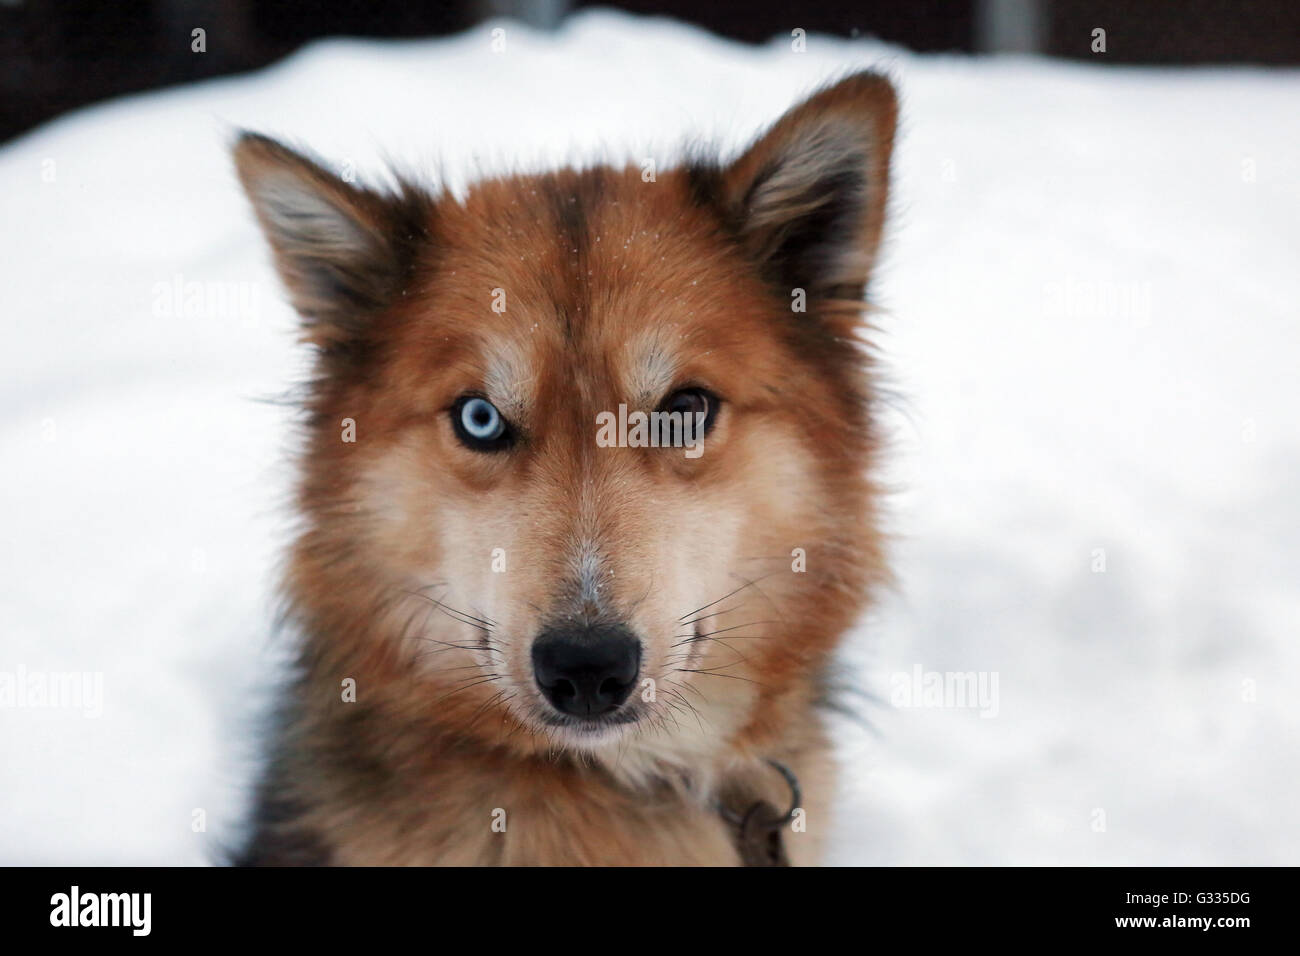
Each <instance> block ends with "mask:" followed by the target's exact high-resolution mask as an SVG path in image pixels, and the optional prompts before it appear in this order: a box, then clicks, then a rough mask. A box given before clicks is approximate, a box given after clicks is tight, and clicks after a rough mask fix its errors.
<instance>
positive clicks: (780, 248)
mask: <svg viewBox="0 0 1300 956" xmlns="http://www.w3.org/2000/svg"><path fill="white" fill-rule="evenodd" d="M897 115H898V104H897V99H896V97H895V95H894V88H893V86H891V85H890V83H889V81H888V80H887V79H885V78H884V77H883V76H880V75H879V74H876V73H857V74H855V75H853V76H850V77H849V78H848V79H845V80H843V81H841V82H839V83H837V84H835V85H834V86H831V87H829V88H827V89H825V90H822V91H821V92H820V93H817V94H816V95H815V96H813V97H811V98H810V99H808V100H806V101H804V102H803V103H801V104H800V105H798V106H796V107H794V108H793V109H791V110H790V111H789V112H787V113H786V114H785V115H784V116H783V117H781V119H780V120H778V121H777V122H776V124H775V125H774V126H773V127H772V128H771V129H770V130H768V131H767V132H766V133H765V134H763V136H762V137H760V138H759V140H758V142H756V143H755V144H754V145H753V146H752V147H750V149H749V150H748V151H747V152H746V153H745V154H744V155H743V156H741V157H740V158H739V159H738V160H736V162H735V163H733V164H732V166H731V167H730V168H729V169H728V170H726V172H725V173H724V192H725V195H726V197H727V201H728V204H729V207H730V215H731V219H732V222H733V223H735V225H736V228H737V231H738V232H739V234H740V235H741V237H742V240H743V242H744V243H745V246H746V247H747V248H748V249H749V251H750V253H751V254H752V255H753V256H754V258H755V259H756V260H757V261H758V262H759V263H760V265H761V266H762V268H763V269H764V271H765V272H766V273H767V274H768V276H769V277H770V278H771V279H772V281H774V282H777V283H779V284H780V285H781V286H782V287H783V288H791V289H793V288H802V289H804V290H806V291H807V293H808V295H809V297H810V298H851V299H861V298H862V296H863V294H864V292H865V290H866V285H867V281H868V279H869V278H870V276H871V269H872V266H873V264H874V263H875V260H876V250H877V248H878V247H879V245H880V232H881V227H882V226H883V224H884V220H885V205H886V200H887V199H888V195H889V157H890V153H891V151H892V148H893V142H894V126H895V123H896V120H897Z"/></svg>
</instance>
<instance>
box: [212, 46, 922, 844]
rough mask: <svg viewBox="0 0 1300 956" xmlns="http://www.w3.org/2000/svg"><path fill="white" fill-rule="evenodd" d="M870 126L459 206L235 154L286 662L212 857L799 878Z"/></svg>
mask: <svg viewBox="0 0 1300 956" xmlns="http://www.w3.org/2000/svg"><path fill="white" fill-rule="evenodd" d="M896 116H897V101H896V96H895V93H894V90H893V87H892V86H891V84H890V83H889V81H888V80H887V79H886V78H884V77H883V76H881V75H878V74H875V73H872V72H862V73H856V74H853V75H849V76H847V77H845V78H843V79H842V80H841V81H839V82H837V83H834V84H833V85H829V86H827V87H825V88H823V89H821V90H820V91H818V92H816V93H814V94H813V95H811V96H810V97H809V98H807V99H805V100H804V101H803V102H801V103H799V104H798V105H796V106H794V107H793V108H791V109H790V110H789V111H788V112H786V113H785V114H784V115H783V116H781V117H780V119H779V120H778V121H777V122H776V123H775V124H774V125H773V126H771V127H770V128H769V129H768V130H767V131H766V132H764V133H763V134H762V135H760V136H759V137H758V138H757V139H756V140H755V141H754V142H753V144H752V145H751V146H749V148H747V149H745V150H744V151H743V152H741V153H740V154H739V155H738V156H737V157H735V158H734V159H732V160H731V161H728V162H723V161H721V160H720V159H718V158H717V157H704V156H694V157H692V158H689V159H687V160H686V161H683V162H682V163H681V164H680V165H679V166H677V167H675V168H673V169H671V170H668V171H660V172H659V173H658V174H657V175H647V173H646V170H645V168H644V167H642V166H639V165H635V164H634V165H629V166H627V167H626V168H617V167H614V166H608V165H606V166H595V167H590V168H583V169H575V168H564V169H559V170H557V171H552V172H548V173H545V174H540V175H510V176H503V177H499V178H490V179H487V180H485V181H482V182H479V183H478V184H477V185H474V186H473V187H472V188H470V189H469V190H468V192H467V193H466V194H465V195H464V196H463V198H456V197H453V196H451V195H447V194H436V193H435V192H433V191H432V190H430V189H428V188H422V187H420V186H418V185H415V184H414V183H412V182H411V181H410V180H408V179H404V178H401V177H396V178H395V181H394V183H393V185H391V186H388V187H385V188H382V189H379V188H372V187H365V186H361V185H357V184H353V183H350V182H346V181H344V179H342V178H341V177H340V176H337V175H335V174H334V173H333V172H331V171H330V170H329V169H328V168H327V167H326V166H325V165H324V164H323V163H322V162H320V161H318V160H315V159H312V158H310V157H308V156H306V155H303V154H301V153H299V152H297V151H295V150H293V149H290V148H288V147H286V146H284V145H281V144H280V143H278V142H277V141H275V140H272V139H269V138H267V137H264V136H262V135H257V134H253V133H244V134H242V135H241V136H240V138H239V139H238V141H237V143H236V144H235V146H234V150H233V153H234V160H235V166H236V171H237V173H238V177H239V179H240V181H241V183H242V185H243V188H244V190H245V192H246V193H247V196H248V198H249V199H250V201H251V203H252V207H253V210H254V212H255V215H256V218H257V220H258V222H259V223H260V226H261V229H262V231H263V232H264V234H265V237H266V240H267V241H268V243H269V246H270V249H271V252H272V255H273V258H274V262H275V265H276V267H277V270H278V272H279V274H280V276H281V278H282V280H283V283H284V285H285V287H286V289H287V292H288V296H289V298H290V300H291V303H292V305H293V306H294V308H295V309H296V311H297V312H298V313H299V314H300V315H301V317H302V333H303V337H304V339H305V340H306V342H308V343H310V345H311V347H312V348H313V349H314V353H315V373H314V376H313V377H312V380H311V382H310V384H309V386H308V388H307V390H306V395H305V398H304V402H303V404H304V425H305V435H304V448H303V452H302V458H301V478H300V482H299V484H298V487H297V492H296V506H297V510H298V513H299V515H300V517H301V528H300V533H298V535H297V537H296V542H295V544H294V545H293V547H292V549H291V552H290V554H289V555H288V557H287V560H286V571H285V576H284V577H285V579H284V594H285V604H286V608H287V611H286V616H287V620H288V621H290V622H291V623H292V626H293V633H294V634H295V635H296V636H297V639H298V640H299V641H300V646H299V651H298V656H297V668H296V671H295V673H294V675H293V678H292V680H291V681H289V682H288V684H287V686H286V687H285V689H284V693H283V695H282V698H281V699H280V704H281V706H280V707H279V708H278V718H277V721H276V724H275V731H274V735H273V739H272V740H271V743H270V745H269V753H268V755H267V761H266V768H265V771H264V773H263V775H262V777H261V779H260V781H259V784H258V789H257V798H256V807H255V810H254V812H253V815H252V816H253V819H252V821H251V823H250V826H249V828H248V835H247V839H246V843H244V845H243V847H242V849H241V850H239V851H238V852H237V854H236V859H235V862H237V863H241V864H247V865H318V864H319V865H352V864H362V865H491V864H501V865H709V866H714V865H737V864H746V865H774V864H786V863H791V864H809V863H815V862H816V861H817V860H818V859H819V854H820V852H821V847H822V845H823V843H824V839H825V835H826V832H827V828H828V823H829V818H830V802H831V795H832V788H833V782H834V768H833V765H832V759H831V753H830V747H829V742H828V737H827V733H826V731H825V729H824V727H823V723H822V709H821V703H820V702H821V701H822V700H823V699H824V697H825V689H826V687H827V683H828V680H829V679H832V678H833V676H834V675H833V674H832V673H831V671H832V669H833V664H832V654H833V651H834V649H835V647H836V645H837V643H838V642H839V641H840V639H841V637H842V636H843V634H844V633H845V631H846V630H847V629H848V628H849V627H850V626H851V625H852V624H853V623H854V622H855V620H856V619H857V618H858V617H859V616H860V614H861V613H862V611H863V610H864V608H865V607H866V606H867V605H868V604H869V602H870V601H871V599H872V596H873V594H874V593H875V592H876V591H877V590H878V588H879V586H880V585H881V583H882V582H883V581H885V580H886V576H887V572H886V569H885V562H884V558H883V550H884V549H883V544H882V535H881V532H880V530H879V527H878V525H879V519H878V514H879V510H880V505H879V490H878V488H877V486H876V484H875V483H874V482H873V478H872V475H873V463H874V462H875V460H876V458H877V457H878V454H879V447H880V444H881V442H880V436H879V433H878V425H877V422H876V417H875V401H876V386H875V385H874V378H875V375H874V372H873V359H872V351H871V345H870V341H869V337H868V336H866V335H864V331H863V330H864V328H867V325H866V323H865V321H864V315H865V311H866V308H867V305H866V303H867V301H868V298H867V295H866V293H867V289H868V284H869V280H870V278H871V275H872V270H873V266H874V264H875V262H876V259H877V255H878V250H879V247H880V241H881V233H882V229H883V226H884V222H885V218H886V207H887V200H888V190H889V176H890V156H891V151H892V144H893V139H894V131H895V125H896ZM647 423H648V424H647ZM656 437H660V438H663V439H664V440H662V441H656V440H655V438H656ZM647 438H649V440H647Z"/></svg>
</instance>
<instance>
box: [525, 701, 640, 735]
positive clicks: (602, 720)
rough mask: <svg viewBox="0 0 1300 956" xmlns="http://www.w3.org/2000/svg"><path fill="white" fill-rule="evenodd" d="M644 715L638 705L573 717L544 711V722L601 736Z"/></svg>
mask: <svg viewBox="0 0 1300 956" xmlns="http://www.w3.org/2000/svg"><path fill="white" fill-rule="evenodd" d="M641 717H642V713H641V710H640V708H638V707H622V708H620V709H619V710H616V711H614V712H613V713H610V714H601V715H600V716H598V717H573V716H570V715H568V714H557V713H552V712H548V713H543V714H542V716H541V720H542V723H544V724H545V725H546V726H547V727H556V728H562V729H564V730H567V731H570V732H571V733H574V734H576V735H578V736H581V737H599V736H601V735H602V734H604V733H606V732H608V731H610V730H614V729H617V728H620V727H626V726H627V725H628V724H635V723H636V722H637V721H639V720H640V719H641Z"/></svg>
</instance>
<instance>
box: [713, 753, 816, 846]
mask: <svg viewBox="0 0 1300 956" xmlns="http://www.w3.org/2000/svg"><path fill="white" fill-rule="evenodd" d="M767 764H768V765H769V766H770V767H772V768H773V769H775V770H776V771H777V772H778V773H779V774H781V776H783V777H784V778H785V782H786V784H787V785H788V786H789V787H790V809H789V810H787V811H786V812H785V813H782V812H781V811H780V810H778V809H777V808H776V807H774V806H772V804H770V803H768V802H767V801H766V800H762V799H759V800H755V801H754V802H753V803H752V804H750V805H749V808H748V809H746V810H745V812H744V813H737V812H736V811H735V810H732V809H731V808H729V807H727V806H725V805H724V804H722V803H720V802H719V803H718V804H717V805H716V808H717V811H718V815H719V816H721V817H722V819H723V820H725V821H726V822H727V823H728V824H729V825H730V826H731V827H732V829H733V831H734V833H733V835H732V839H733V840H734V841H735V844H736V850H737V852H739V854H740V861H741V863H742V864H743V865H744V866H789V865H790V858H789V857H788V856H787V855H786V852H785V841H784V840H783V839H782V836H783V833H784V830H785V828H786V826H787V825H788V824H789V823H790V822H791V821H792V820H794V815H795V813H796V812H797V811H798V810H799V805H800V804H801V803H802V802H803V795H802V793H801V792H800V790H799V779H798V778H797V777H796V776H795V775H794V772H793V771H792V770H791V769H790V768H789V767H787V766H786V765H785V764H783V763H780V762H778V761H776V760H769V761H767Z"/></svg>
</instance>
